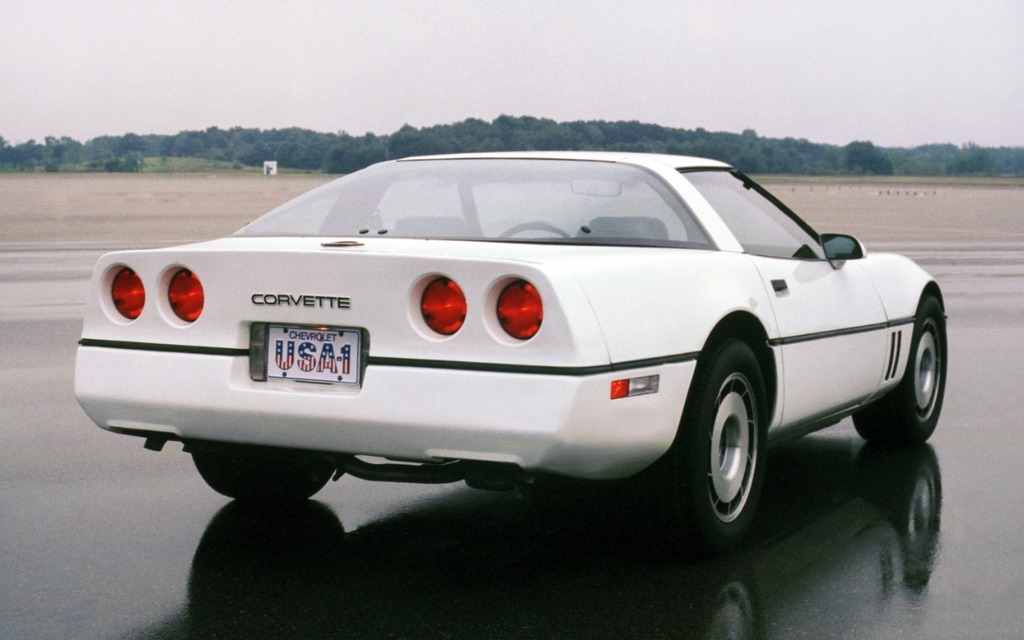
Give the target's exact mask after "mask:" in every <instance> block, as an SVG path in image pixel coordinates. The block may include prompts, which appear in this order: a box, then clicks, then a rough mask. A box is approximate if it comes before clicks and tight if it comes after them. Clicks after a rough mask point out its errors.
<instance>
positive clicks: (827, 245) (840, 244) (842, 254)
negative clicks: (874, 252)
mask: <svg viewBox="0 0 1024 640" xmlns="http://www.w3.org/2000/svg"><path fill="white" fill-rule="evenodd" d="M821 248H822V249H824V250H825V257H826V258H828V261H829V262H831V263H832V266H833V267H835V268H836V269H841V268H842V267H843V263H844V262H846V261H847V260H859V259H861V258H863V257H864V255H865V254H866V251H864V245H862V244H861V243H860V240H857V238H854V237H853V236H847V235H843V234H841V233H823V234H821Z"/></svg>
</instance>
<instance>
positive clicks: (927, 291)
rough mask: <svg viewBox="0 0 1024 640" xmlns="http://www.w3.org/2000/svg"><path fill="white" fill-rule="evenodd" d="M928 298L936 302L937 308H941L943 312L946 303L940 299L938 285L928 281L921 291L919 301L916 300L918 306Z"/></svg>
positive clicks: (940, 293)
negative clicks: (937, 302) (937, 303)
mask: <svg viewBox="0 0 1024 640" xmlns="http://www.w3.org/2000/svg"><path fill="white" fill-rule="evenodd" d="M928 296H931V297H933V298H935V299H936V300H938V301H939V306H940V307H942V310H943V312H945V310H946V301H945V300H944V299H943V298H942V290H941V289H940V288H939V284H938V283H937V282H935V281H934V280H931V281H929V282H928V284H926V285H925V286H924V289H923V290H922V291H921V297H920V299H918V305H920V304H921V301H922V300H924V299H925V298H927V297H928Z"/></svg>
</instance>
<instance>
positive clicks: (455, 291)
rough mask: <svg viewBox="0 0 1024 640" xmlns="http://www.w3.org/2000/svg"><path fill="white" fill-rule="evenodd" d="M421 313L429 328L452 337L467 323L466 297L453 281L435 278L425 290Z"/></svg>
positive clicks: (421, 301) (421, 300) (421, 302)
mask: <svg viewBox="0 0 1024 640" xmlns="http://www.w3.org/2000/svg"><path fill="white" fill-rule="evenodd" d="M420 311H421V312H422V313H423V320H424V321H425V322H426V323H427V326H428V327H430V328H431V329H433V330H434V331H436V332H437V333H440V334H441V335H443V336H450V335H452V334H454V333H455V332H456V331H458V330H459V329H461V328H462V324H463V323H464V322H465V321H466V296H465V295H464V294H463V293H462V289H460V288H459V285H457V284H455V282H453V281H452V280H449V279H448V278H445V277H443V276H442V277H439V278H434V280H432V281H431V282H430V284H428V285H427V288H426V289H424V290H423V297H422V298H421V299H420Z"/></svg>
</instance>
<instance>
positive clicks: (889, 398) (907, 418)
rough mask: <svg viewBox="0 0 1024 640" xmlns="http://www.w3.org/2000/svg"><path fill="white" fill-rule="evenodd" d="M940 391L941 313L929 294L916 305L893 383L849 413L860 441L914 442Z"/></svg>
mask: <svg viewBox="0 0 1024 640" xmlns="http://www.w3.org/2000/svg"><path fill="white" fill-rule="evenodd" d="M945 390H946V317H945V314H944V313H943V310H942V305H941V304H939V301H938V300H937V299H936V298H935V297H934V296H926V297H925V298H923V299H922V300H921V304H920V305H919V306H918V310H917V316H916V318H915V320H914V336H913V338H912V340H911V343H910V361H909V362H908V363H907V371H906V373H904V375H903V379H902V380H901V381H900V383H899V385H897V387H896V388H895V389H893V390H892V391H890V392H889V393H888V395H886V396H885V397H883V398H882V399H881V400H879V401H878V402H876V403H875V404H873V405H871V406H870V407H868V408H867V409H864V410H863V411H860V412H859V413H856V414H854V416H853V424H854V426H855V427H856V428H857V433H859V434H860V436H861V437H862V438H864V439H865V440H869V441H872V442H882V443H888V444H903V445H906V444H918V443H922V442H924V441H926V440H927V439H928V438H929V437H930V436H931V435H932V432H933V431H935V425H936V424H937V423H938V421H939V412H940V411H941V410H942V399H943V396H944V395H945Z"/></svg>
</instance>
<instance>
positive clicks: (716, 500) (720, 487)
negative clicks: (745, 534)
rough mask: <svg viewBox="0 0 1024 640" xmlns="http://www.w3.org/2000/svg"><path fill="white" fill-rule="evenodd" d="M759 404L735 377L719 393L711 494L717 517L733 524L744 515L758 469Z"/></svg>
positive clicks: (713, 431)
mask: <svg viewBox="0 0 1024 640" xmlns="http://www.w3.org/2000/svg"><path fill="white" fill-rule="evenodd" d="M757 438H758V425H757V404H756V400H755V399H754V394H753V392H752V390H751V387H750V382H749V381H748V380H747V378H746V376H744V375H743V374H741V373H733V374H732V375H730V376H729V377H728V378H726V379H725V382H723V383H722V388H721V389H720V390H719V392H718V399H717V400H716V402H715V421H714V423H713V424H712V425H711V451H710V461H709V463H710V464H709V468H708V493H709V497H710V498H711V504H712V506H713V507H714V510H715V514H716V515H717V516H718V518H719V519H720V520H721V521H722V522H732V521H733V520H735V519H736V518H737V517H738V516H739V515H740V513H742V511H743V506H744V504H745V503H746V501H747V498H748V497H749V495H750V489H751V486H752V484H753V481H754V469H755V467H756V465H757V444H758V443H757Z"/></svg>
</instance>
